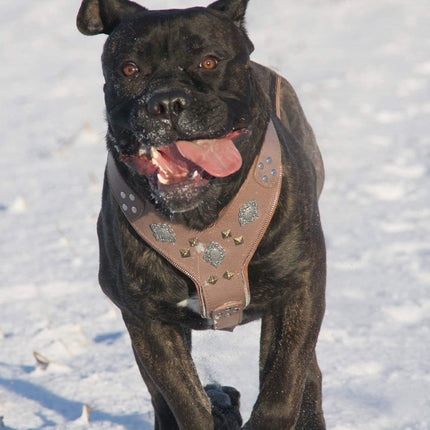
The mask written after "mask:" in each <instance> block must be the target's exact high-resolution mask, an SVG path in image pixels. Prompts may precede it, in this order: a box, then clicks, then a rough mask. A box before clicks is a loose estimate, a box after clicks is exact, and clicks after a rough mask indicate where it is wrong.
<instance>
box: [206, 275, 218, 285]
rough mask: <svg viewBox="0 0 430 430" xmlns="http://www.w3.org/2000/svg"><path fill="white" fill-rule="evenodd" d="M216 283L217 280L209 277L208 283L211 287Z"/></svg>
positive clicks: (214, 277) (212, 276)
mask: <svg viewBox="0 0 430 430" xmlns="http://www.w3.org/2000/svg"><path fill="white" fill-rule="evenodd" d="M217 282H218V278H217V277H216V276H214V275H211V276H209V279H208V283H209V284H211V285H215V284H216V283H217Z"/></svg>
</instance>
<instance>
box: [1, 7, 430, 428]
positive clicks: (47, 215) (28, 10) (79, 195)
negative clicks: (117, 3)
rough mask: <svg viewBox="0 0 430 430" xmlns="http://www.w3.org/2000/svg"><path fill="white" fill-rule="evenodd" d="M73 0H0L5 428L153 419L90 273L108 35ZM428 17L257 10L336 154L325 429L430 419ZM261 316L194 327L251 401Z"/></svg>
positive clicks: (208, 373) (408, 10) (208, 364)
mask: <svg viewBox="0 0 430 430" xmlns="http://www.w3.org/2000/svg"><path fill="white" fill-rule="evenodd" d="M192 4H195V2H192V1H191V0H186V1H185V0H158V1H156V0H151V1H150V2H149V3H148V2H147V3H146V6H149V7H152V8H165V7H183V6H190V5H192ZM78 8H79V1H78V0H73V1H72V0H67V1H65V0H63V1H61V2H58V1H55V0H44V1H43V2H42V1H38V2H36V1H30V0H15V1H6V0H2V1H1V2H0V12H1V13H0V40H1V46H0V64H1V67H0V94H1V104H0V121H1V133H2V142H1V151H0V416H1V417H2V418H0V428H1V427H2V425H3V427H5V428H7V429H16V430H18V429H19V430H21V429H72V430H78V429H89V430H90V429H113V430H116V429H127V430H137V429H139V430H149V429H152V426H153V425H152V422H153V416H152V412H151V404H150V399H149V396H148V393H147V391H146V388H145V386H144V384H143V383H142V382H141V380H140V376H139V374H138V370H137V367H136V365H135V364H134V359H133V357H132V353H131V349H130V345H129V340H128V336H127V334H126V332H125V329H124V326H123V323H122V320H121V318H120V315H119V314H118V312H117V310H116V309H115V308H114V307H113V305H111V304H110V302H109V301H108V300H107V299H106V298H105V297H104V296H103V294H102V293H101V291H100V290H99V287H98V284H97V258H98V255H97V254H98V253H97V241H96V235H95V222H96V217H97V213H98V209H99V205H100V192H101V180H102V173H103V169H104V163H105V149H104V143H103V136H104V129H105V124H104V119H103V96H102V77H101V70H100V64H99V58H100V52H101V47H102V44H103V40H104V37H103V36H99V37H93V38H85V37H83V36H81V35H80V34H79V33H78V32H77V30H75V26H74V22H75V15H76V12H77V9H78ZM429 22H430V3H429V2H428V0H413V1H406V0H376V1H375V0H301V1H291V0H270V1H268V0H251V1H250V5H249V9H248V27H249V33H250V35H251V37H252V39H253V40H254V42H255V45H256V51H255V54H254V56H253V58H254V59H255V60H257V61H260V62H263V63H265V64H268V65H271V66H272V67H275V68H276V69H277V70H278V71H280V72H281V73H282V74H283V75H285V76H286V77H287V78H289V80H290V81H291V82H292V83H293V85H294V86H295V88H296V90H297V92H298V93H299V96H300V98H301V101H302V104H303V106H304V108H305V111H306V112H307V116H308V118H309V119H310V122H311V123H312V125H313V127H314V129H315V132H316V134H317V137H318V141H319V143H320V146H321V149H322V152H323V154H324V158H325V163H326V170H327V181H326V186H325V191H324V193H323V196H322V199H321V212H322V219H323V223H324V228H325V233H326V238H327V248H328V257H329V259H328V267H329V271H328V273H329V275H328V289H327V313H326V318H325V321H324V326H323V329H322V332H321V336H320V340H319V345H318V354H319V361H320V365H321V368H322V370H323V374H324V406H325V414H326V419H327V424H328V428H329V429H332V430H424V429H430V352H429V351H430V350H429V345H430V294H429V287H430V184H429V180H430V25H429ZM258 330H259V325H258V324H256V323H255V324H251V325H249V326H246V327H242V328H239V329H237V330H236V331H235V332H234V334H228V333H198V334H197V335H196V336H195V353H194V355H195V359H196V361H197V363H198V367H199V371H200V373H201V376H202V379H204V380H205V381H210V380H212V379H215V380H217V381H219V382H221V383H223V384H231V385H234V386H236V387H237V388H238V389H239V390H240V391H241V392H242V397H243V402H242V404H243V408H242V409H243V415H244V416H245V417H247V416H248V415H249V413H250V410H251V407H252V404H253V401H254V400H255V396H256V394H257V350H258V339H257V338H258ZM238 345H239V347H238ZM35 356H36V357H37V358H38V360H39V362H40V363H39V364H38V362H37V361H36V359H35ZM244 363H246V365H244ZM88 411H89V416H90V419H89V422H88V419H87V415H88V414H87V412H88ZM268 430H280V429H268Z"/></svg>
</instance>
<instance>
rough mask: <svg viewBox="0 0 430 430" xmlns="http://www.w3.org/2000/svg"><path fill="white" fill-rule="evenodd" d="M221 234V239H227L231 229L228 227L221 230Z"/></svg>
mask: <svg viewBox="0 0 430 430" xmlns="http://www.w3.org/2000/svg"><path fill="white" fill-rule="evenodd" d="M221 234H222V238H223V239H228V238H230V237H231V230H230V229H229V230H226V231H223V232H222V233H221Z"/></svg>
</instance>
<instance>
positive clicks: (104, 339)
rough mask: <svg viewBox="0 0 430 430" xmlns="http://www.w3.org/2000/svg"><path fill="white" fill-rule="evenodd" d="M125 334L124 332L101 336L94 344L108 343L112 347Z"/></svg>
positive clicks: (95, 339) (96, 338)
mask: <svg viewBox="0 0 430 430" xmlns="http://www.w3.org/2000/svg"><path fill="white" fill-rule="evenodd" d="M123 334H124V333H123V332H116V333H108V334H100V335H98V336H96V337H95V338H94V342H96V343H107V344H108V345H110V344H112V343H113V342H115V340H117V339H119V338H120V337H121V336H122V335H123Z"/></svg>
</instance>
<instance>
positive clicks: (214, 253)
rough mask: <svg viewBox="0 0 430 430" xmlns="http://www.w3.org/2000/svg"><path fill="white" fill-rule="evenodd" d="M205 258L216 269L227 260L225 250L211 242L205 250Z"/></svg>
mask: <svg viewBox="0 0 430 430" xmlns="http://www.w3.org/2000/svg"><path fill="white" fill-rule="evenodd" d="M203 258H204V260H205V261H207V262H208V263H210V264H212V266H214V267H219V266H220V265H221V263H222V262H223V261H224V258H225V249H224V248H223V247H222V246H221V245H220V244H219V243H216V242H211V243H210V244H209V245H208V246H207V247H206V249H205V253H204V255H203Z"/></svg>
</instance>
